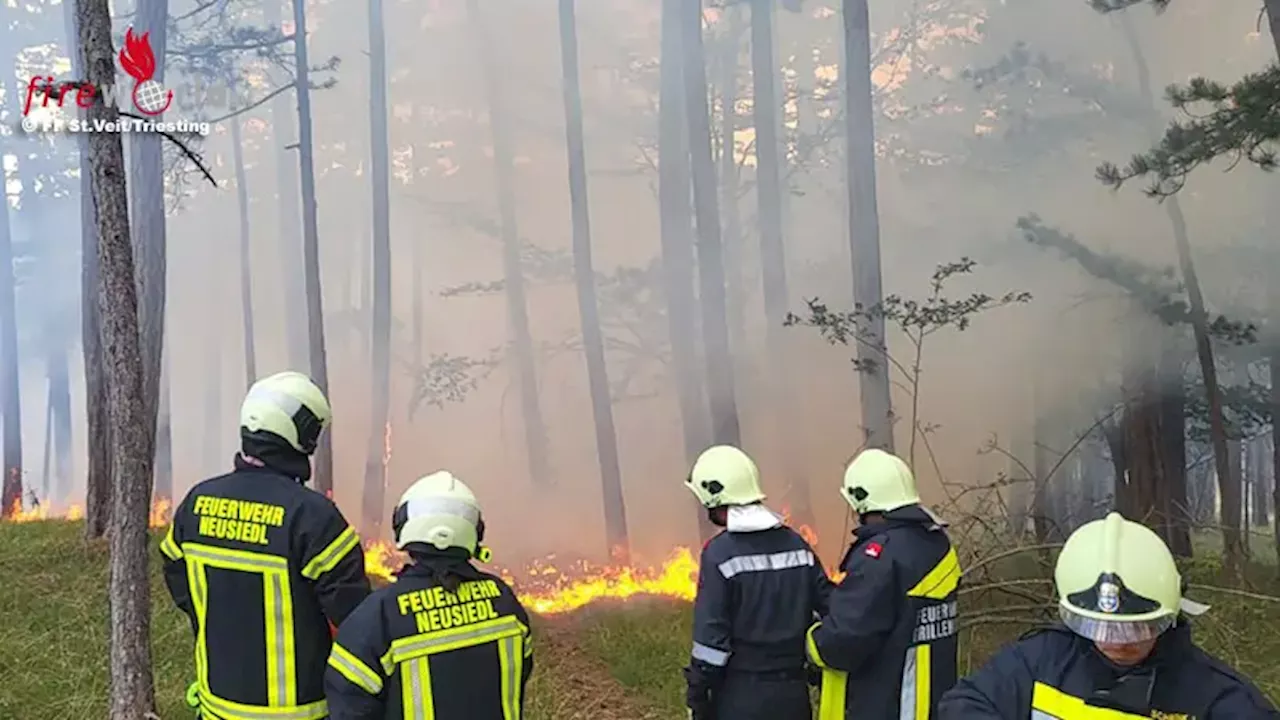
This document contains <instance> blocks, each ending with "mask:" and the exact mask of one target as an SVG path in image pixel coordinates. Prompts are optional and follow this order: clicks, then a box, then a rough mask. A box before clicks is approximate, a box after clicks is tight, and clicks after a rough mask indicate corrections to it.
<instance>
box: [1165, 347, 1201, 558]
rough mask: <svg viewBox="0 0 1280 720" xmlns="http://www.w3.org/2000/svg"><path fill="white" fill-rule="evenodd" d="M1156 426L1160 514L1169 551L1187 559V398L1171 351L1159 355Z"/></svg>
mask: <svg viewBox="0 0 1280 720" xmlns="http://www.w3.org/2000/svg"><path fill="white" fill-rule="evenodd" d="M1160 362H1161V372H1160V378H1161V382H1160V388H1161V393H1160V427H1161V448H1162V451H1163V457H1162V463H1163V466H1164V480H1163V484H1164V486H1165V487H1164V491H1163V494H1162V497H1163V498H1164V507H1163V512H1164V515H1165V519H1166V522H1167V527H1168V534H1167V536H1166V538H1165V539H1166V540H1167V541H1168V542H1169V550H1170V551H1171V552H1173V554H1174V555H1176V556H1178V557H1186V558H1189V557H1191V556H1192V555H1193V553H1194V548H1193V547H1192V545H1191V514H1190V511H1189V507H1190V506H1189V499H1188V497H1187V429H1186V427H1187V421H1186V417H1187V397H1186V390H1185V387H1184V385H1183V378H1182V360H1181V359H1180V357H1179V354H1178V353H1177V352H1175V349H1174V348H1166V350H1165V352H1163V353H1162V354H1161V358H1160Z"/></svg>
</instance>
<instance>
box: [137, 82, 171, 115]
mask: <svg viewBox="0 0 1280 720" xmlns="http://www.w3.org/2000/svg"><path fill="white" fill-rule="evenodd" d="M133 102H134V104H136V105H137V106H138V109H139V110H141V111H142V112H144V113H149V114H153V115H154V114H157V113H161V112H164V110H165V109H166V108H167V107H168V106H169V92H168V91H166V90H165V89H164V86H163V85H161V84H160V83H158V82H156V81H155V80H144V81H142V82H140V83H138V86H137V87H135V88H134V89H133Z"/></svg>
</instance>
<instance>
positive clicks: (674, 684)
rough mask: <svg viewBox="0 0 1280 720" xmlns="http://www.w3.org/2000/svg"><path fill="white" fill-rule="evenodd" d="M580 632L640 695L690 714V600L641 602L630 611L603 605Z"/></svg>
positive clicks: (592, 649)
mask: <svg viewBox="0 0 1280 720" xmlns="http://www.w3.org/2000/svg"><path fill="white" fill-rule="evenodd" d="M581 622H582V630H581V631H580V634H579V636H580V637H581V638H582V642H583V643H584V644H585V646H586V649H587V651H588V652H589V653H590V654H592V655H595V656H597V657H599V658H600V659H601V660H603V661H604V662H605V664H606V665H608V667H609V672H610V673H611V674H612V675H613V676H614V677H615V678H617V679H618V681H619V682H621V683H622V684H623V685H624V686H625V687H627V688H628V689H630V690H631V691H632V693H633V694H634V695H636V696H637V697H639V698H640V699H641V700H643V701H644V702H645V703H647V704H648V705H650V706H652V707H653V708H654V709H655V710H658V711H660V712H662V713H664V716H665V714H667V713H670V717H673V718H675V717H684V716H685V710H684V677H683V676H682V675H681V673H680V668H682V667H684V666H685V665H687V664H688V662H689V645H690V643H691V642H692V637H693V613H692V612H691V611H690V609H689V605H687V604H685V603H674V602H663V601H661V600H656V599H655V600H653V601H651V602H650V601H644V600H642V601H639V603H632V604H630V605H628V606H627V608H626V609H625V610H622V609H620V608H616V607H602V608H596V609H593V610H591V611H589V612H587V613H585V614H584V616H583V617H582V619H581Z"/></svg>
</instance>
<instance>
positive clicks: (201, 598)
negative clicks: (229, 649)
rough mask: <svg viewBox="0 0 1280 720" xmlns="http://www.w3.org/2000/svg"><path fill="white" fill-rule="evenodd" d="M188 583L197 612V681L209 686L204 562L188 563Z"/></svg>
mask: <svg viewBox="0 0 1280 720" xmlns="http://www.w3.org/2000/svg"><path fill="white" fill-rule="evenodd" d="M187 585H188V586H189V587H190V588H191V606H192V607H193V608H194V609H195V612H196V646H195V656H196V657H195V661H196V682H198V683H199V684H200V687H203V688H207V687H209V650H208V647H207V646H206V645H205V626H206V625H207V624H208V623H206V621H205V619H206V614H207V610H208V604H207V601H208V595H209V590H208V586H207V584H206V583H205V574H204V563H202V562H200V561H199V560H198V559H196V558H192V559H191V560H190V561H189V562H188V563H187Z"/></svg>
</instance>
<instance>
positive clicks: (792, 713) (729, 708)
mask: <svg viewBox="0 0 1280 720" xmlns="http://www.w3.org/2000/svg"><path fill="white" fill-rule="evenodd" d="M716 698H717V699H716V720H812V718H813V710H812V708H811V707H810V705H809V684H808V682H806V681H805V677H804V674H803V673H749V672H729V673H728V674H726V675H725V678H724V681H723V684H722V685H721V686H720V691H719V692H718V693H717V695H716Z"/></svg>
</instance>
